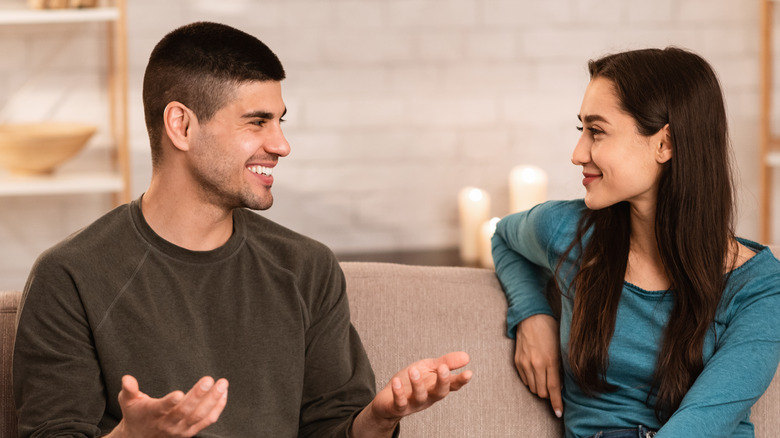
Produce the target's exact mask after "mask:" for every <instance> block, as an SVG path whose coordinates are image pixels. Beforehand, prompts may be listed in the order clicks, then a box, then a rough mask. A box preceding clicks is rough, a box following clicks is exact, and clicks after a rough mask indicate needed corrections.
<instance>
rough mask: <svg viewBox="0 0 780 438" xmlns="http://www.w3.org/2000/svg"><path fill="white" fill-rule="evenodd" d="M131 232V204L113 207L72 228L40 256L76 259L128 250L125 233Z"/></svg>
mask: <svg viewBox="0 0 780 438" xmlns="http://www.w3.org/2000/svg"><path fill="white" fill-rule="evenodd" d="M128 232H132V219H131V217H130V212H129V204H125V205H121V206H119V207H116V208H114V209H113V210H111V211H109V212H108V213H106V214H104V215H103V216H101V217H100V218H98V219H96V220H95V221H94V222H92V223H91V224H89V225H87V226H85V227H84V228H81V229H79V230H77V231H75V232H73V233H72V234H71V235H69V236H68V237H66V238H64V239H63V240H61V241H60V242H58V243H57V244H55V245H54V246H52V247H51V248H49V249H48V250H46V251H44V252H43V253H42V254H41V258H53V259H59V260H71V261H77V260H82V259H89V258H91V257H95V256H100V255H101V254H110V253H111V252H112V251H127V249H128V248H127V247H126V245H125V243H126V242H124V241H123V239H122V237H123V236H124V235H125V234H126V233H128Z"/></svg>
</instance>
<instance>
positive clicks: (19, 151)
mask: <svg viewBox="0 0 780 438" xmlns="http://www.w3.org/2000/svg"><path fill="white" fill-rule="evenodd" d="M95 131H97V127H95V126H91V125H84V124H79V123H57V122H51V123H19V124H8V125H0V165H2V166H3V167H5V168H7V169H8V170H9V171H10V172H11V173H13V174H20V175H47V174H50V173H52V172H53V171H54V169H55V168H56V167H57V166H59V165H60V164H62V163H64V162H65V161H67V160H68V159H70V158H71V157H73V156H74V155H76V154H77V153H79V151H81V149H83V148H84V146H85V145H86V144H87V141H88V140H89V139H90V137H92V135H93V134H94V133H95Z"/></svg>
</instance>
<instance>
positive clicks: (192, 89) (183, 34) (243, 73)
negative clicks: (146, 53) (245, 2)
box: [143, 22, 285, 165]
mask: <svg viewBox="0 0 780 438" xmlns="http://www.w3.org/2000/svg"><path fill="white" fill-rule="evenodd" d="M284 78H285V73H284V68H283V67H282V63H281V62H280V61H279V59H278V58H277V57H276V55H275V54H274V53H273V52H272V51H271V49H270V48H268V46H266V45H265V44H263V43H262V42H261V41H260V40H258V39H257V38H255V37H253V36H252V35H249V34H247V33H245V32H242V31H240V30H238V29H235V28H232V27H230V26H227V25H224V24H219V23H210V22H196V23H192V24H188V25H186V26H182V27H179V28H177V29H175V30H173V31H172V32H170V33H169V34H167V35H166V36H165V37H163V39H162V40H160V42H159V43H157V45H156V46H155V48H154V50H153V51H152V54H151V56H150V57H149V63H148V65H147V67H146V72H145V74H144V84H143V102H144V115H145V118H146V129H147V131H148V133H149V141H150V143H151V148H152V163H153V165H154V164H157V163H158V162H159V160H160V158H161V157H160V154H161V151H160V149H161V148H160V145H161V140H162V132H163V129H164V128H163V113H164V111H165V107H166V106H167V105H168V104H169V103H170V102H173V101H178V102H181V103H182V104H184V105H186V106H187V107H188V108H189V109H191V110H192V111H193V112H194V113H195V115H196V116H197V117H198V120H200V121H201V122H206V121H208V120H209V119H211V117H213V116H214V114H215V113H216V112H217V111H218V110H219V109H220V108H221V107H222V106H223V105H224V104H225V103H226V102H227V100H228V99H229V98H230V97H231V96H232V92H233V90H234V88H235V87H236V86H237V85H239V84H241V83H243V82H246V81H281V80H283V79H284Z"/></svg>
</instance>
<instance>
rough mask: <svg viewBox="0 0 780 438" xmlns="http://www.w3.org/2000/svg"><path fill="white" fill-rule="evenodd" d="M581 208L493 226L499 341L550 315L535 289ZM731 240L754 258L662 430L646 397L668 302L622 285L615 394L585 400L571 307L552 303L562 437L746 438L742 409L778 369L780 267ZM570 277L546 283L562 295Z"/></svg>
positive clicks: (728, 296) (731, 290)
mask: <svg viewBox="0 0 780 438" xmlns="http://www.w3.org/2000/svg"><path fill="white" fill-rule="evenodd" d="M585 209H586V207H585V204H584V202H583V201H582V200H577V201H551V202H547V203H544V204H541V205H539V206H537V207H535V208H533V209H531V210H529V211H526V212H522V213H517V214H513V215H510V216H507V217H506V218H504V219H502V220H501V221H500V222H499V223H498V227H497V228H496V234H495V236H494V237H493V258H494V261H495V265H496V274H497V275H498V278H499V280H500V282H501V284H502V286H503V288H504V291H505V293H506V297H507V301H508V305H509V309H508V312H507V335H508V336H509V337H512V338H514V337H515V330H516V326H517V324H518V323H519V322H520V321H522V320H523V319H525V318H528V317H529V316H531V315H535V314H549V315H552V311H551V309H550V306H549V305H548V304H547V301H546V300H545V298H544V286H545V283H546V281H547V279H549V278H550V276H551V275H552V273H553V272H554V271H555V269H556V267H557V265H558V261H559V259H560V258H561V256H562V255H563V253H564V252H565V251H566V249H567V248H568V247H569V245H570V243H571V242H572V241H573V239H574V236H575V233H576V229H577V222H578V219H579V218H580V216H581V215H582V212H583V211H584V210H585ZM740 242H741V243H742V244H744V245H746V246H747V247H748V248H750V249H751V250H753V251H755V252H756V255H755V256H753V257H752V258H751V259H750V260H748V261H747V262H745V263H744V264H743V265H742V266H740V267H739V268H737V269H735V270H734V271H732V272H731V275H730V276H729V277H728V283H727V285H726V290H725V291H724V294H723V298H722V299H721V304H720V307H719V309H718V312H717V316H716V317H715V321H714V324H713V328H712V330H711V331H710V333H709V335H708V336H707V338H706V341H705V346H704V355H703V359H704V370H703V371H702V373H701V374H700V375H699V377H698V378H697V379H696V382H695V383H694V384H693V386H692V387H691V388H690V390H689V391H688V393H687V395H686V396H685V398H684V399H683V401H682V404H681V405H680V408H679V409H678V410H677V411H676V412H675V413H674V414H673V415H672V417H671V418H670V419H669V420H668V421H667V422H666V423H665V424H661V423H660V422H659V421H658V420H657V419H656V417H655V413H654V410H653V406H652V405H648V404H647V399H648V393H649V391H650V386H651V382H652V375H653V370H654V368H655V363H656V357H657V354H658V352H659V349H660V340H661V337H662V331H663V328H664V325H665V324H666V321H667V319H668V316H669V313H670V311H671V309H672V305H673V303H674V298H673V295H672V294H671V293H667V292H666V291H647V290H643V289H641V288H639V287H637V286H635V285H633V284H630V283H627V282H626V283H625V284H624V287H623V293H622V295H621V300H620V304H619V307H618V313H617V322H616V325H615V332H614V335H613V337H612V341H611V343H610V346H609V367H608V369H607V372H606V374H607V375H606V379H607V382H608V383H610V384H612V385H614V386H615V387H616V388H617V389H616V390H615V391H614V392H609V393H604V394H599V395H598V396H597V397H588V396H587V395H585V394H584V393H583V392H582V391H581V390H580V388H579V387H578V386H577V384H576V383H575V381H574V379H573V377H572V372H571V368H570V366H569V362H568V359H567V345H568V340H569V331H570V325H571V318H572V306H573V300H572V296H571V294H569V296H568V297H567V296H564V297H563V298H562V311H561V322H560V325H561V329H560V336H561V357H562V358H563V360H562V362H563V372H564V376H563V378H564V389H563V394H562V396H563V401H564V424H565V429H566V437H587V436H590V435H592V434H595V433H596V432H598V431H599V430H610V429H622V428H630V427H635V426H636V425H638V424H644V425H646V426H648V427H650V428H651V429H657V430H659V432H658V434H657V435H656V438H670V437H673V438H675V437H676V438H679V437H693V436H701V437H753V436H754V431H753V425H752V424H751V423H750V408H751V406H752V405H753V404H754V403H755V402H756V401H757V400H758V399H759V397H760V396H761V395H762V394H763V393H764V391H765V390H766V388H767V387H768V386H769V384H770V382H771V381H772V377H773V376H774V373H775V370H776V369H777V367H778V362H780V262H779V261H778V260H777V259H776V258H775V257H774V256H773V255H772V253H771V251H770V250H769V249H768V248H767V247H764V246H761V245H759V244H757V243H754V242H750V241H747V240H742V239H740ZM573 252H576V250H575V251H573ZM576 255H577V254H572V255H571V256H569V258H568V259H567V260H566V261H565V263H564V265H563V268H562V269H561V271H560V272H563V273H566V272H571V271H572V270H571V269H570V268H572V267H573V264H574V263H576ZM572 276H573V275H571V274H564V275H560V276H559V277H558V278H557V279H556V280H557V282H558V285H559V287H560V288H561V290H564V291H565V290H568V287H569V284H570V282H571V279H572ZM574 293H576V291H575V292H574Z"/></svg>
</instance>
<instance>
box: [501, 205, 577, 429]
mask: <svg viewBox="0 0 780 438" xmlns="http://www.w3.org/2000/svg"><path fill="white" fill-rule="evenodd" d="M566 205H569V203H547V204H542V205H540V206H537V207H535V208H534V209H531V210H529V211H526V212H521V213H517V214H514V215H510V216H507V217H505V218H504V219H502V220H501V221H500V222H499V223H498V226H497V227H496V233H495V235H494V236H493V241H492V245H493V260H494V263H495V266H496V275H497V276H498V279H499V281H500V282H501V285H502V287H503V289H504V292H505V294H506V297H507V303H508V310H507V335H508V336H509V337H511V338H515V335H516V348H515V366H516V367H517V370H518V373H519V374H520V379H521V380H522V381H523V383H524V384H525V385H527V386H528V387H529V389H530V390H531V392H532V393H534V394H537V395H539V396H540V397H542V398H548V397H549V398H550V402H551V404H552V407H553V410H554V411H555V414H556V415H557V416H559V417H560V416H561V415H562V413H563V402H562V401H561V378H560V376H561V374H560V364H561V359H560V338H559V333H558V321H556V320H555V319H554V318H553V314H554V313H553V310H552V309H551V307H550V305H549V303H548V302H547V298H546V295H545V288H546V285H547V282H548V280H549V279H550V278H551V276H552V274H553V271H554V264H555V263H557V259H558V257H559V254H557V253H556V252H555V251H550V245H549V243H548V242H551V241H554V239H555V237H556V234H557V233H558V229H559V228H560V227H559V226H558V223H559V221H561V219H564V221H565V220H566V219H565V218H566V216H567V215H566V214H563V215H562V216H561V215H559V214H555V212H556V211H557V212H558V213H561V212H563V213H566V212H567V209H566V208H563V209H561V207H565V206H566ZM556 219H557V220H556ZM574 222H575V223H576V220H575V221H574ZM560 223H564V222H563V221H561V222H560ZM551 252H552V254H551Z"/></svg>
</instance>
